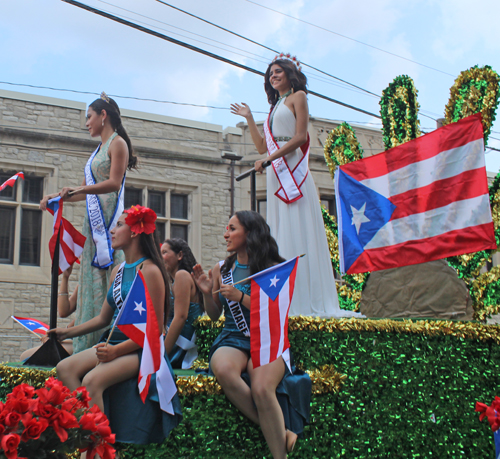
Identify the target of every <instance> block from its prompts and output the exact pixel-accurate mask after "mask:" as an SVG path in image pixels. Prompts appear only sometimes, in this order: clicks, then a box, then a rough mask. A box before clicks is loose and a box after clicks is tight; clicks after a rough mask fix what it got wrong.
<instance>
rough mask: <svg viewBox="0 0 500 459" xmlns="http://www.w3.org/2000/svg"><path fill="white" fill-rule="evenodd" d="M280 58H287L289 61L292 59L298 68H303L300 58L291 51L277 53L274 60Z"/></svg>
mask: <svg viewBox="0 0 500 459" xmlns="http://www.w3.org/2000/svg"><path fill="white" fill-rule="evenodd" d="M278 59H286V60H288V61H292V62H293V63H294V64H295V65H296V66H297V69H298V70H299V71H300V70H302V66H301V65H300V62H299V60H298V59H297V58H296V57H295V56H292V55H291V54H290V53H280V54H276V56H274V59H273V62H275V61H277V60H278Z"/></svg>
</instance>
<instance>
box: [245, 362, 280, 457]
mask: <svg viewBox="0 0 500 459" xmlns="http://www.w3.org/2000/svg"><path fill="white" fill-rule="evenodd" d="M248 370H249V373H250V380H251V381H252V398H253V401H254V402H255V406H256V407H257V412H258V416H259V421H260V427H261V429H262V433H263V434H264V437H265V439H266V442H267V444H268V446H269V449H270V450H271V454H272V455H273V457H274V458H275V459H277V458H286V453H287V446H286V443H287V439H286V429H285V420H284V418H283V412H282V411H281V407H280V404H279V403H278V399H277V398H276V387H278V384H279V383H280V381H281V380H282V379H283V376H284V374H285V362H284V361H283V359H282V358H281V357H280V358H279V359H277V360H275V361H274V362H271V363H268V364H267V365H263V366H261V367H259V368H253V366H252V364H251V362H249V368H248Z"/></svg>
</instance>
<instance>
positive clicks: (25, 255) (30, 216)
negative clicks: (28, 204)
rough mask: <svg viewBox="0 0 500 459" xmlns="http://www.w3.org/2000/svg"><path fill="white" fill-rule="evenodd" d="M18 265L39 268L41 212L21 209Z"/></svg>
mask: <svg viewBox="0 0 500 459" xmlns="http://www.w3.org/2000/svg"><path fill="white" fill-rule="evenodd" d="M21 212H22V214H21V215H22V218H21V248H20V253H19V264H21V265H34V266H40V240H41V233H42V211H41V210H31V209H22V211H21Z"/></svg>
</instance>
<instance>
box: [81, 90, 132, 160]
mask: <svg viewBox="0 0 500 459" xmlns="http://www.w3.org/2000/svg"><path fill="white" fill-rule="evenodd" d="M108 100H109V102H107V101H105V100H104V99H96V100H94V102H92V103H91V104H90V105H89V108H91V109H92V110H94V112H96V113H98V114H101V113H102V111H103V110H106V113H107V114H108V116H109V121H110V123H111V127H112V128H113V129H114V130H115V131H116V132H117V134H118V135H119V136H120V137H121V138H122V139H123V140H125V142H126V144H127V146H128V166H127V167H128V169H129V170H131V169H136V168H137V156H134V149H133V148H132V142H131V141H130V138H129V136H128V134H127V131H125V128H124V127H123V124H122V118H121V116H120V109H119V108H118V104H117V103H116V102H115V101H114V100H113V99H111V97H108Z"/></svg>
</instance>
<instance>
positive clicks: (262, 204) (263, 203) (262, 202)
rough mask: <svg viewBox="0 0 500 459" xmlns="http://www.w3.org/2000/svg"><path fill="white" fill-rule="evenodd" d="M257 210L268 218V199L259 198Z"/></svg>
mask: <svg viewBox="0 0 500 459" xmlns="http://www.w3.org/2000/svg"><path fill="white" fill-rule="evenodd" d="M257 212H259V214H260V215H262V216H263V217H264V218H267V200H266V199H259V200H258V201H257Z"/></svg>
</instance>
